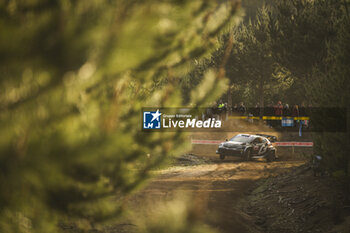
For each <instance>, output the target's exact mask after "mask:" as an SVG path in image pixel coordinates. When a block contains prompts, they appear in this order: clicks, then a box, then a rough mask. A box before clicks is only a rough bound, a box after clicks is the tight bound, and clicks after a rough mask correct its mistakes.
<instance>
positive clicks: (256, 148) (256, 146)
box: [252, 137, 262, 155]
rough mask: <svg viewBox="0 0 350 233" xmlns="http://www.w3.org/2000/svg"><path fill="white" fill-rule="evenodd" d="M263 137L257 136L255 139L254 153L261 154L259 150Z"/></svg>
mask: <svg viewBox="0 0 350 233" xmlns="http://www.w3.org/2000/svg"><path fill="white" fill-rule="evenodd" d="M261 142H262V141H261V138H260V137H257V138H255V139H254V141H253V143H252V144H253V151H252V152H253V154H254V155H258V154H259V151H260V148H261Z"/></svg>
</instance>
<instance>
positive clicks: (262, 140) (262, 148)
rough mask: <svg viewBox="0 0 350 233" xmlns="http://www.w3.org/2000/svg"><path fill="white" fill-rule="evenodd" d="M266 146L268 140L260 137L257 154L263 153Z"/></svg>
mask: <svg viewBox="0 0 350 233" xmlns="http://www.w3.org/2000/svg"><path fill="white" fill-rule="evenodd" d="M267 146H268V141H267V140H266V139H265V138H261V144H260V148H259V152H258V154H259V155H263V154H265V153H266V151H267Z"/></svg>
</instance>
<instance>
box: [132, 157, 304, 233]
mask: <svg viewBox="0 0 350 233" xmlns="http://www.w3.org/2000/svg"><path fill="white" fill-rule="evenodd" d="M209 159H210V163H209V164H201V165H195V166H191V165H190V166H175V167H171V168H170V169H166V170H162V171H160V172H159V174H158V175H157V176H156V178H155V179H153V181H152V182H151V183H150V184H149V185H148V186H147V187H146V188H145V189H143V190H142V191H141V192H139V193H137V194H135V195H134V196H133V197H132V198H131V199H130V200H129V204H130V205H131V209H134V210H137V209H138V208H140V206H142V207H144V208H153V207H154V206H157V204H159V203H164V202H170V201H172V200H173V199H174V198H176V195H177V194H178V193H179V192H180V193H182V195H187V196H191V197H192V200H194V201H195V202H196V205H197V208H198V209H199V211H198V213H199V214H200V215H202V216H201V218H202V219H203V221H204V222H205V223H206V224H208V225H210V226H211V227H213V228H214V229H216V230H218V231H219V232H223V233H226V232H259V231H258V230H257V229H256V228H255V227H254V224H253V223H252V220H251V219H250V217H249V216H248V215H246V214H244V213H243V212H242V211H241V210H240V206H239V205H240V203H239V201H240V199H241V198H242V197H243V196H244V195H246V194H247V193H248V192H249V190H251V189H252V188H253V185H254V183H255V182H256V181H257V180H259V179H262V178H266V177H268V176H275V175H278V174H281V173H285V172H288V171H289V170H290V169H291V168H292V167H296V166H300V165H302V164H303V163H304V162H303V161H279V162H273V163H266V162H265V161H249V162H241V161H235V160H233V159H227V160H225V161H220V160H218V159H216V157H215V158H214V157H212V158H209ZM146 212H147V211H146Z"/></svg>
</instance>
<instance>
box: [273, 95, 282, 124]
mask: <svg viewBox="0 0 350 233" xmlns="http://www.w3.org/2000/svg"><path fill="white" fill-rule="evenodd" d="M282 115H283V105H282V102H281V101H278V102H277V105H276V106H275V116H276V117H281V116H282ZM274 125H275V126H277V125H281V120H279V119H278V120H275V124H274Z"/></svg>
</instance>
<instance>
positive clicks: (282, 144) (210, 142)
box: [191, 139, 314, 154]
mask: <svg viewBox="0 0 350 233" xmlns="http://www.w3.org/2000/svg"><path fill="white" fill-rule="evenodd" d="M222 142H223V141H219V140H200V139H192V140H191V144H197V145H219V144H220V143H222ZM272 144H273V145H274V146H277V147H278V146H280V147H288V146H291V147H292V153H293V154H294V148H295V147H313V145H314V143H313V142H273V143H272Z"/></svg>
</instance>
